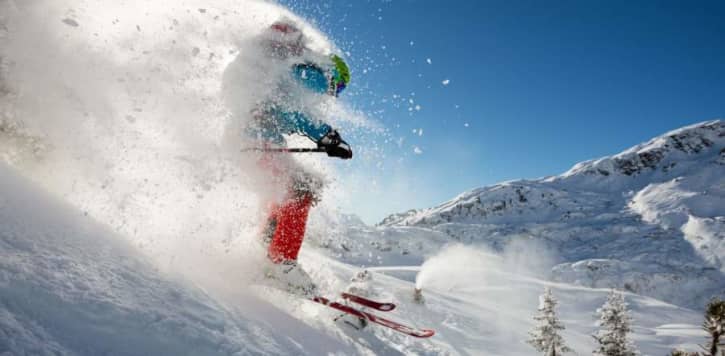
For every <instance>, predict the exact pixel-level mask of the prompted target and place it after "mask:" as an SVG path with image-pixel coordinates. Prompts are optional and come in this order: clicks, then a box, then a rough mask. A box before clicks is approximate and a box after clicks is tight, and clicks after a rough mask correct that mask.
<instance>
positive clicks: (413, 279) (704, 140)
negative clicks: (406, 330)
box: [0, 0, 725, 356]
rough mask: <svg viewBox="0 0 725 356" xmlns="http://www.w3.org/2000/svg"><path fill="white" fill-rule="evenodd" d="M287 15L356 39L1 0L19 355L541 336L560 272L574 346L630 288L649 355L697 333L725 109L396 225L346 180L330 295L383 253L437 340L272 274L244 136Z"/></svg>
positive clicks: (314, 235)
mask: <svg viewBox="0 0 725 356" xmlns="http://www.w3.org/2000/svg"><path fill="white" fill-rule="evenodd" d="M283 16H284V17H288V18H292V19H296V20H297V21H299V22H300V24H302V27H303V30H304V31H305V33H306V34H307V35H308V37H309V39H310V43H309V45H310V46H311V47H314V48H315V49H317V50H319V51H320V52H329V51H335V50H336V49H335V46H334V44H332V43H331V41H329V39H327V38H326V37H325V36H324V34H322V33H320V32H319V31H318V30H316V29H315V28H314V26H312V25H310V24H308V23H306V22H304V21H303V20H301V19H299V18H297V17H296V16H295V15H294V14H292V13H290V12H289V11H288V10H286V9H284V8H282V7H280V6H278V5H276V4H273V3H268V2H263V1H253V0H203V1H202V0H155V1H153V2H149V1H142V0H128V1H111V0H101V1H89V0H75V1H68V0H52V1H51V0H28V1H16V0H0V160H1V161H2V162H0V187H1V189H0V355H2V356H6V355H13V356H14V355H246V354H253V355H278V354H287V355H321V354H331V355H352V354H360V355H373V354H375V355H399V354H406V355H530V354H532V352H533V349H531V348H530V346H529V345H527V344H526V343H525V340H526V339H527V337H528V336H527V332H528V330H530V329H531V328H532V327H533V326H534V321H533V319H532V316H533V315H534V314H535V312H536V308H537V306H538V305H537V304H538V298H539V294H541V293H542V292H543V290H544V288H545V287H549V288H551V289H552V290H553V292H554V295H555V296H556V298H557V299H558V300H559V301H560V312H559V315H560V317H561V319H562V322H563V323H564V325H565V326H566V327H567V330H565V332H564V333H563V335H564V337H565V338H566V340H567V344H568V345H570V346H571V347H572V348H573V349H574V350H575V351H576V353H577V354H589V353H590V352H591V350H593V348H594V344H593V343H594V340H593V339H592V337H591V336H590V335H591V334H592V333H593V332H594V329H595V326H594V325H595V321H596V316H595V314H594V311H595V309H596V308H597V307H599V306H601V304H602V303H603V302H604V301H605V299H606V295H607V293H608V291H609V289H608V288H610V287H621V288H624V289H627V290H630V291H631V292H629V293H626V298H627V302H628V303H630V306H631V307H632V309H633V315H634V318H635V334H634V336H633V337H634V340H635V342H636V344H637V346H638V348H639V349H640V350H641V351H642V352H643V353H644V354H648V355H662V354H665V353H667V352H668V351H669V350H670V349H672V348H675V347H682V348H685V349H690V350H696V349H697V346H696V345H697V344H698V343H701V341H702V337H703V333H702V332H701V331H700V329H699V326H698V325H699V324H700V318H701V313H700V312H699V311H695V310H693V309H689V308H697V309H698V310H699V308H701V307H702V304H701V301H702V300H705V299H706V298H707V297H708V296H709V295H712V294H714V293H718V292H722V289H723V288H722V286H723V282H722V281H723V279H722V258H723V255H722V246H721V241H722V239H723V233H722V231H723V226H722V224H723V219H722V216H723V213H722V208H723V206H722V204H721V203H719V202H717V201H715V200H712V199H715V198H718V197H719V198H718V199H722V196H723V195H722V187H723V185H722V179H723V178H722V177H723V174H721V173H722V169H723V164H725V158H724V156H725V154H724V153H723V151H722V146H723V144H722V140H723V135H722V126H723V124H722V123H721V122H720V121H714V122H709V123H704V124H700V125H696V126H693V127H690V128H685V129H682V130H680V131H676V132H673V133H670V134H669V136H668V135H665V136H663V137H662V138H659V139H655V140H653V141H651V142H649V143H646V144H644V145H640V146H638V147H637V148H635V149H633V150H630V151H627V152H625V153H623V154H621V155H617V156H614V157H611V158H607V159H603V160H598V161H593V162H588V163H584V164H581V165H578V166H577V167H575V168H574V169H572V171H570V172H568V173H566V174H564V175H562V176H559V177H552V178H549V179H541V180H535V181H519V182H508V183H504V184H501V185H497V186H494V187H488V188H482V189H480V190H476V191H474V192H469V193H465V194H463V195H461V196H460V197H458V198H457V199H455V200H454V201H452V202H449V203H446V204H444V205H442V206H440V207H437V208H434V209H429V210H425V211H420V212H418V211H413V212H409V213H407V214H402V215H400V216H397V217H392V218H390V219H387V220H386V222H385V224H383V225H381V226H377V227H371V226H365V225H364V224H362V223H361V222H360V221H359V220H358V219H356V218H355V217H353V216H343V215H340V214H339V213H338V212H337V211H336V209H335V207H334V202H335V200H336V197H337V196H338V195H339V194H341V193H340V191H339V188H338V187H336V186H335V184H334V181H333V182H331V184H330V186H329V188H328V189H327V191H326V194H325V198H324V200H323V201H322V202H320V204H319V205H318V206H317V207H316V209H315V210H314V213H313V214H312V216H311V221H310V225H309V228H308V237H307V240H306V243H305V246H304V248H303V253H302V256H301V259H300V261H301V263H302V264H303V266H304V267H305V269H306V270H307V271H309V273H310V274H311V275H312V277H313V278H314V279H315V280H316V281H317V282H318V284H319V287H320V289H321V292H322V293H323V294H325V295H326V296H334V295H335V294H336V293H337V292H339V291H342V290H343V289H345V287H346V286H348V284H349V281H350V278H351V277H352V276H354V275H355V274H356V273H357V272H358V271H359V270H360V267H361V266H367V267H369V269H370V270H371V271H373V272H374V273H373V279H372V280H370V281H367V282H358V283H355V284H354V285H353V286H354V287H355V288H357V289H358V290H360V291H363V292H366V294H367V295H369V296H371V297H374V298H378V299H382V300H392V301H393V302H396V303H397V304H398V309H396V310H395V311H394V312H392V313H390V318H391V319H395V320H400V321H403V322H405V323H409V324H412V325H416V326H419V327H430V328H433V329H435V330H436V331H437V334H436V336H434V337H433V338H431V339H426V340H419V339H414V338H411V337H407V336H404V335H402V334H399V333H395V332H392V331H390V330H386V329H384V328H380V327H375V326H371V327H368V328H366V329H365V330H362V331H357V330H353V329H351V328H350V327H348V326H347V325H345V324H343V323H339V322H338V323H336V322H334V321H333V318H334V317H335V316H337V314H336V313H334V312H332V311H330V310H327V309H325V308H324V307H322V306H319V305H316V304H314V303H311V302H307V301H302V300H299V299H298V298H295V297H291V296H289V295H287V294H285V293H282V292H279V291H275V290H273V289H270V288H268V287H264V286H263V282H262V281H260V280H259V278H258V276H259V275H261V274H262V265H263V264H264V263H265V257H264V250H263V249H262V248H261V246H260V244H259V242H258V241H257V236H258V229H259V222H260V221H262V220H263V218H262V216H261V214H262V212H263V211H264V209H262V207H263V206H264V202H265V199H266V198H269V197H270V196H274V195H275V193H276V191H275V190H274V189H273V188H274V187H270V186H269V185H268V184H266V183H267V182H265V181H264V179H261V177H263V175H262V174H260V172H259V171H258V169H257V167H256V165H255V164H254V161H253V160H251V159H249V157H247V156H245V155H242V154H240V153H239V152H238V151H239V150H238V148H239V147H240V145H241V144H243V143H240V142H238V141H237V139H239V137H238V129H239V127H240V125H241V124H243V121H244V120H245V119H247V118H246V117H244V115H245V113H248V112H249V110H250V109H251V108H252V106H253V105H254V103H255V101H256V100H258V99H259V96H260V95H261V93H264V92H265V87H266V85H267V84H268V83H267V81H266V80H267V78H266V74H267V72H266V71H265V69H267V67H266V63H261V62H259V60H257V59H255V58H257V57H255V47H254V46H253V45H252V42H253V39H254V36H256V35H257V34H258V33H259V32H260V31H261V29H263V28H265V27H266V26H268V25H269V24H271V23H272V22H273V21H275V20H277V19H279V18H280V17H283ZM325 109H326V110H325V112H324V113H321V114H325V115H328V116H329V119H330V120H331V121H334V120H335V118H338V117H341V118H352V120H349V119H348V120H346V121H339V120H338V121H336V122H335V124H337V125H342V126H344V127H345V128H348V129H365V128H366V127H368V125H370V123H369V120H367V119H366V118H364V117H360V116H359V115H357V114H355V113H354V112H350V111H349V109H347V108H346V107H345V106H344V103H343V104H338V103H334V104H330V106H327V107H325ZM672 135H674V137H675V138H671V137H670V136H672ZM668 137H669V138H668ZM718 150H719V152H718ZM301 161H303V163H304V164H305V165H307V166H310V167H313V168H314V169H316V170H317V171H319V173H320V174H321V175H323V176H324V175H327V176H332V174H331V173H330V171H331V169H330V168H328V166H327V165H325V164H323V161H322V160H321V159H315V158H303V159H301ZM665 167H667V168H665ZM600 170H601V171H600ZM603 172H607V174H605V173H603ZM676 179H680V180H679V181H676ZM713 182H714V183H713ZM703 192H707V194H705V193H703ZM672 197H678V198H676V199H674V200H673V199H672ZM702 197H704V198H702ZM415 286H418V287H420V288H423V291H424V292H423V294H424V297H425V304H423V305H420V304H416V303H414V302H413V300H412V295H413V289H414V287H415Z"/></svg>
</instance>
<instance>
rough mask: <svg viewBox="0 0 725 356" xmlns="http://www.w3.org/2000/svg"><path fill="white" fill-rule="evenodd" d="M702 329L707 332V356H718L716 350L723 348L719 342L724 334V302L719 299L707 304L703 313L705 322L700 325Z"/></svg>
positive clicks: (724, 349)
mask: <svg viewBox="0 0 725 356" xmlns="http://www.w3.org/2000/svg"><path fill="white" fill-rule="evenodd" d="M702 328H703V329H705V331H707V334H708V339H709V340H708V342H707V347H706V351H707V355H708V356H718V352H717V351H718V350H719V349H720V350H723V352H724V353H725V348H722V347H720V346H722V345H723V343H721V342H720V337H722V336H723V333H725V300H720V298H713V299H712V300H711V301H710V303H708V304H707V310H706V311H705V321H704V322H703V323H702Z"/></svg>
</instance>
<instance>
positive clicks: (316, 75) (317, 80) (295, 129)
mask: <svg viewBox="0 0 725 356" xmlns="http://www.w3.org/2000/svg"><path fill="white" fill-rule="evenodd" d="M290 75H291V76H292V78H293V80H295V81H297V82H298V83H300V84H302V86H303V87H304V88H306V89H309V90H311V91H313V92H315V93H319V94H324V93H327V91H328V90H329V89H328V88H329V80H328V78H327V76H326V75H325V73H324V72H323V71H322V69H320V68H319V67H317V66H316V65H313V64H297V65H295V66H293V67H292V70H291V71H290ZM261 115H262V116H263V117H258V118H257V120H256V122H255V123H254V126H253V127H250V129H249V134H250V135H252V136H255V137H257V138H258V139H261V140H264V141H267V142H270V143H275V144H282V143H284V137H283V135H285V134H293V133H298V134H302V135H305V136H307V137H309V138H310V139H311V140H313V141H315V142H317V141H318V140H319V139H321V138H322V137H323V136H325V134H327V133H328V132H329V131H330V130H331V127H330V125H328V124H326V123H324V122H321V121H319V120H314V119H312V118H310V117H309V116H308V115H307V114H305V113H303V112H300V111H289V110H286V109H285V108H284V107H283V106H282V105H279V104H276V103H267V104H266V105H265V108H264V109H263V110H262V113H261Z"/></svg>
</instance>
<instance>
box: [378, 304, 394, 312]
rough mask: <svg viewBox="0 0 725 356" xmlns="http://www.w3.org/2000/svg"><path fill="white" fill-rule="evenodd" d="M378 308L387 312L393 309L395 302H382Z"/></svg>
mask: <svg viewBox="0 0 725 356" xmlns="http://www.w3.org/2000/svg"><path fill="white" fill-rule="evenodd" d="M379 309H380V311H385V312H389V311H392V310H393V309H395V304H390V303H388V304H382V305H380V308H379Z"/></svg>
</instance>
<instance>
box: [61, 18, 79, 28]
mask: <svg viewBox="0 0 725 356" xmlns="http://www.w3.org/2000/svg"><path fill="white" fill-rule="evenodd" d="M63 23H64V24H66V25H68V26H72V27H78V22H76V20H73V19H63Z"/></svg>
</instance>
